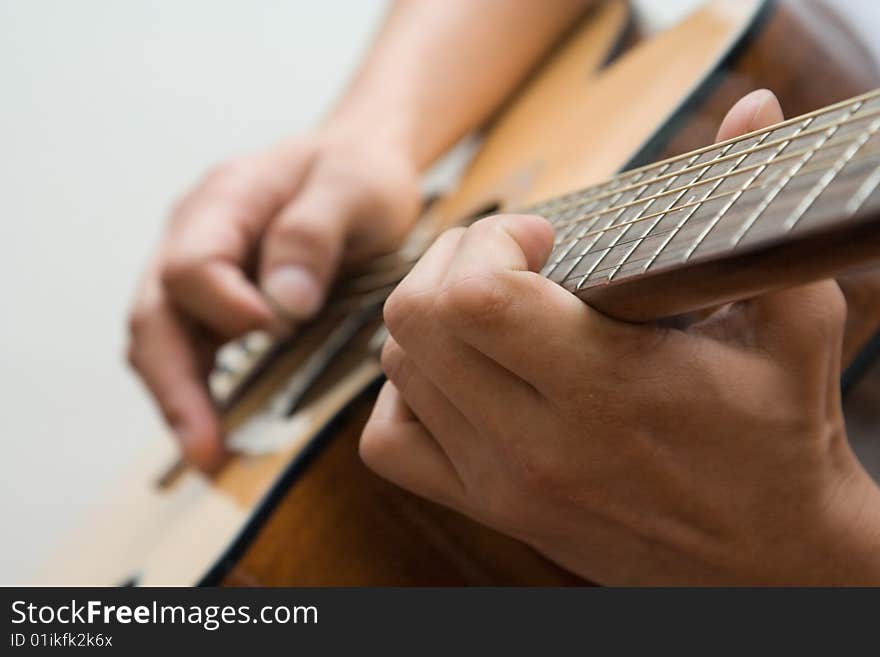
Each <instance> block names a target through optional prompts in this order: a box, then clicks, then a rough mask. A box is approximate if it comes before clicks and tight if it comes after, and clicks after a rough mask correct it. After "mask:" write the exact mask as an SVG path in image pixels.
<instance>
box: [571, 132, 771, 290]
mask: <svg viewBox="0 0 880 657" xmlns="http://www.w3.org/2000/svg"><path fill="white" fill-rule="evenodd" d="M761 139H764V137H761ZM733 146H734V144H733V143H730V144H728V145H727V146H725V147H724V148H722V149H721V150H719V151H718V153H717V154H716V155H715V157H714V158H712V159H711V160H709V161H708V162H706V163H705V164H706V167H705V168H704V169H703V170H702V171H700V173H699V174H697V175H696V176H695V177H694V179H693V180H692V181H691V185H685V186H683V187H682V188H681V192H680V193H679V194H678V195H677V196H676V197H675V198H674V199H673V200H672V203H670V204H669V206H668V207H667V208H666V213H667V214H665V215H663V216H662V217H657V219H656V220H655V221H654V222H653V223H651V225H650V226H648V229H647V230H645V232H644V233H643V234H642V236H641V237H642V238H643V239H641V240H639V241H636V242H635V243H633V246H632V247H631V248H630V249H629V250H628V251H627V252H626V253H625V254H624V256H623V258H621V260H620V262H619V263H617V266H616V267H615V268H614V271H612V272H611V274H609V276H608V280H609V281H611V279H613V278H614V277H615V276H616V275H617V272H618V271H620V269H621V268H622V267H623V266H624V265H626V264H627V262H629V259H630V257H632V254H633V253H635V251H636V249H638V248H639V245H640V244H641V243H642V242H643V241H644V238H647V237H648V236H652V237H656V236H657V235H656V234H654V235H651V231H653V230H654V229H655V228H656V227H657V226H658V225H659V224H660V222H661V221H663V219H664V217H666V216H668V213H669V210H670V208H673V207H675V204H676V203H678V202H679V201H680V200H681V198H682V197H683V196H684V194H685V192H686V191H687V190H688V189H691V188H692V187H693V185H694V183H696V182H697V181H699V180H700V178H702V177H703V175H705V174H706V173H708V172H709V171H711V170H712V167H714V166H717V165H718V160H719V158H721V157H724V156H725V155H727V152H728V151H729V150H730V149H731V148H733ZM696 157H699V156H696ZM746 157H748V156H747V155H743V156H742V157H741V158H739V159H738V160H736V161H735V162H734V164H733V167H731V170H733V169H736V167H737V166H739V165H740V164H741V163H742V162H743V160H745V158H746ZM727 173H730V171H728V172H727ZM716 177H717V176H716ZM722 179H723V178H720V177H719V180H718V182H716V183H715V184H714V185H713V186H712V187H711V189H709V191H708V192H707V194H706V195H707V196H709V195H711V194H712V193H713V192H714V191H715V190H716V189H718V186H719V185H721V181H722ZM705 182H706V181H705V180H704V181H703V183H704V184H705ZM670 184H671V181H670ZM652 203H653V201H652ZM694 212H696V208H694V209H693V210H691V212H689V213H688V214H687V216H688V217H689V216H691V215H692V214H693V213H694ZM626 230H629V229H628V228H627V229H626ZM630 241H632V240H630ZM665 244H666V243H665V242H664V243H663V244H661V245H660V248H659V249H658V250H657V252H656V253H655V254H654V257H655V258H656V257H657V256H658V255H659V254H660V253H661V252H662V251H663V248H664V246H665ZM617 245H620V243H619V242H618V244H617ZM624 246H625V243H624ZM648 266H650V264H649V265H648ZM589 275H590V273H589V272H588V273H587V275H586V276H584V279H583V280H586V278H587V277H588V276H589Z"/></svg>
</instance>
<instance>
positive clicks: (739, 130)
mask: <svg viewBox="0 0 880 657" xmlns="http://www.w3.org/2000/svg"><path fill="white" fill-rule="evenodd" d="M782 119H783V115H782V107H780V105H779V100H777V98H776V96H775V95H774V94H773V92H772V91H769V90H767V89H758V90H757V91H753V92H751V93H750V94H747V95H745V96H743V97H742V98H740V100H739V101H738V102H737V103H736V104H735V105H734V106H733V107H732V108H730V111H729V112H728V113H727V116H725V117H724V120H723V121H722V122H721V127H719V128H718V135H717V137H716V138H715V141H724V140H726V139H732V138H734V137H739V136H740V135H744V134H746V133H747V132H752V131H753V130H760V129H761V128H766V127H767V126H771V125H773V124H775V123H779V122H780V121H782Z"/></svg>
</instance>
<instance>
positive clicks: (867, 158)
mask: <svg viewBox="0 0 880 657" xmlns="http://www.w3.org/2000/svg"><path fill="white" fill-rule="evenodd" d="M878 155H880V149H875V150H873V151H871V152H870V153H866V154H865V155H864V156H863V157H861V158H855V157H852V158H850V159H849V160H848V162H847V163H849V164H864V163H870V162H874V161H876V160H877V159H878V158H877V156H878ZM826 169H827V167H822V168H819V167H816V168H815V169H813V170H811V171H809V172H805V171H801V172H800V173H799V174H798V175H797V176H794V177H792V180H797V181H799V182H800V181H801V180H804V179H805V178H806V176H807V175H808V174H809V173H812V174H815V173H819V172H822V171H824V170H826ZM878 184H880V182H878ZM764 186H765V185H760V184H756V185H752V186H751V187H749V188H747V189H746V191H748V190H749V189H758V188H763V187H764ZM869 193H870V192H869ZM760 200H761V199H754V200H753V201H752V203H754V204H758V203H760ZM744 210H745V208H744ZM677 211H678V208H676V209H674V210H672V211H670V212H669V213H668V214H667V215H666V216H670V215H671V214H673V213H674V212H677ZM658 223H659V222H658ZM729 223H731V224H733V223H734V222H733V221H731V222H729ZM677 228H678V226H676V227H674V228H671V229H669V230H667V231H662V232H656V233H650V231H646V232H645V233H644V234H642V235H640V236H639V237H636V238H633V239H631V240H627V241H626V242H624V243H618V245H617V246H621V245H627V244H635V245H636V246H637V245H638V244H639V243H642V242H645V241H647V240H650V239H653V238H657V237H663V236H665V235H669V234H670V233H673V232H675V231H676V230H677ZM735 235H736V234H734V236H735ZM689 246H690V245H687V246H685V247H683V248H684V249H687V248H689ZM731 246H732V247H733V246H736V244H732V245H731ZM607 248H608V247H602V248H599V249H595V250H592V251H589V252H586V253H584V256H585V257H586V256H589V255H593V254H596V253H601V252H603V251H605V250H606V249H607ZM684 252H685V251H676V252H667V253H675V254H680V253H684ZM656 255H657V254H655V257H656ZM621 264H623V263H621ZM567 280H570V279H567Z"/></svg>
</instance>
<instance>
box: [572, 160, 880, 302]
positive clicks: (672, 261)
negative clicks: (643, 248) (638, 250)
mask: <svg viewBox="0 0 880 657" xmlns="http://www.w3.org/2000/svg"><path fill="white" fill-rule="evenodd" d="M878 186H880V165H877V166H876V167H875V168H874V169H873V171H872V172H871V174H870V175H869V177H868V178H867V179H865V181H864V182H863V184H862V185H861V186H860V188H859V189H860V191H861V190H864V191H862V193H861V195H860V196H858V197H857V196H852V197H851V201H855V202H851V203H848V204H847V206H846V209H845V212H844V213H843V216H844V217H851V216H852V215H853V214H855V213H856V212H857V211H858V210H859V209H860V208H861V206H862V205H863V204H864V202H865V201H866V200H867V199H868V197H869V196H870V195H871V193H873V191H874V190H876V189H877V187H878ZM796 210H797V208H796ZM792 214H793V213H792V212H790V213H788V216H791V215H792ZM801 216H802V215H801ZM669 232H671V231H669ZM790 232H791V231H790V230H786V231H785V232H780V231H779V224H778V223H774V224H773V225H772V226H770V227H769V229H765V230H764V231H763V232H761V233H756V234H755V235H754V237H753V242H754V243H759V242H761V241H765V240H770V239H774V238H778V237H781V236H783V235H786V234H789V233H790ZM659 235H663V233H657V234H655V235H653V236H644V237H642V238H639V239H638V240H637V241H642V240H645V239H649V238H651V237H656V236H659ZM722 251H727V252H728V253H733V252H734V249H733V248H731V247H728V248H727V249H723V250H717V249H716V252H722ZM687 253H688V248H687V246H683V247H680V248H679V249H678V250H675V251H668V252H666V253H665V255H666V256H667V257H668V260H667V262H664V263H663V266H664V267H670V266H671V267H675V266H680V265H682V264H684V263H685V262H687V260H686V259H682V258H681V256H685V255H687ZM710 253H711V254H714V253H715V252H710ZM648 259H649V258H648V257H645V258H639V259H637V260H631V261H629V263H627V264H630V265H632V264H638V263H639V262H644V261H646V260H648ZM614 269H615V267H606V268H604V269H599V270H596V271H594V272H593V275H594V276H595V275H596V274H602V273H603V272H606V271H612V270H614ZM645 271H646V269H645V268H644V267H642V268H641V271H640V272H634V273H644V272H645ZM576 278H580V277H573V278H569V279H567V280H565V281H561V282H560V283H559V284H560V285H563V286H564V287H565V286H566V284H567V283H570V282H571V281H573V280H576ZM610 280H611V279H610V277H600V278H592V279H590V280H589V281H585V280H581V282H580V283H579V284H578V285H577V286H576V288H575V289H576V290H578V291H580V290H581V289H583V287H584V285H585V284H586V283H600V282H601V283H607V282H609V281H610ZM569 287H570V286H569ZM566 289H569V288H568V287H566Z"/></svg>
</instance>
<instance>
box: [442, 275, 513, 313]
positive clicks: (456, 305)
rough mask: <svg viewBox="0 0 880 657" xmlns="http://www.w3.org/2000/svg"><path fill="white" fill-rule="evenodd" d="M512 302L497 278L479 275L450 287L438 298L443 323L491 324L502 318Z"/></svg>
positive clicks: (459, 281)
mask: <svg viewBox="0 0 880 657" xmlns="http://www.w3.org/2000/svg"><path fill="white" fill-rule="evenodd" d="M511 301H512V298H511V295H510V293H509V292H508V290H507V289H506V288H505V285H504V283H503V280H502V279H501V277H500V276H498V275H497V274H492V273H486V274H475V275H470V276H467V277H465V278H461V279H459V280H457V281H454V282H452V283H451V284H450V285H448V286H447V287H446V288H445V289H444V290H443V291H442V292H441V293H440V294H439V296H438V297H437V312H438V315H439V318H440V320H441V321H442V322H445V323H450V324H453V325H457V324H462V323H468V324H471V323H481V324H484V323H491V322H493V321H495V320H497V318H498V317H500V315H501V313H502V311H503V310H504V309H505V308H507V307H508V306H509V304H510V303H511Z"/></svg>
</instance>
